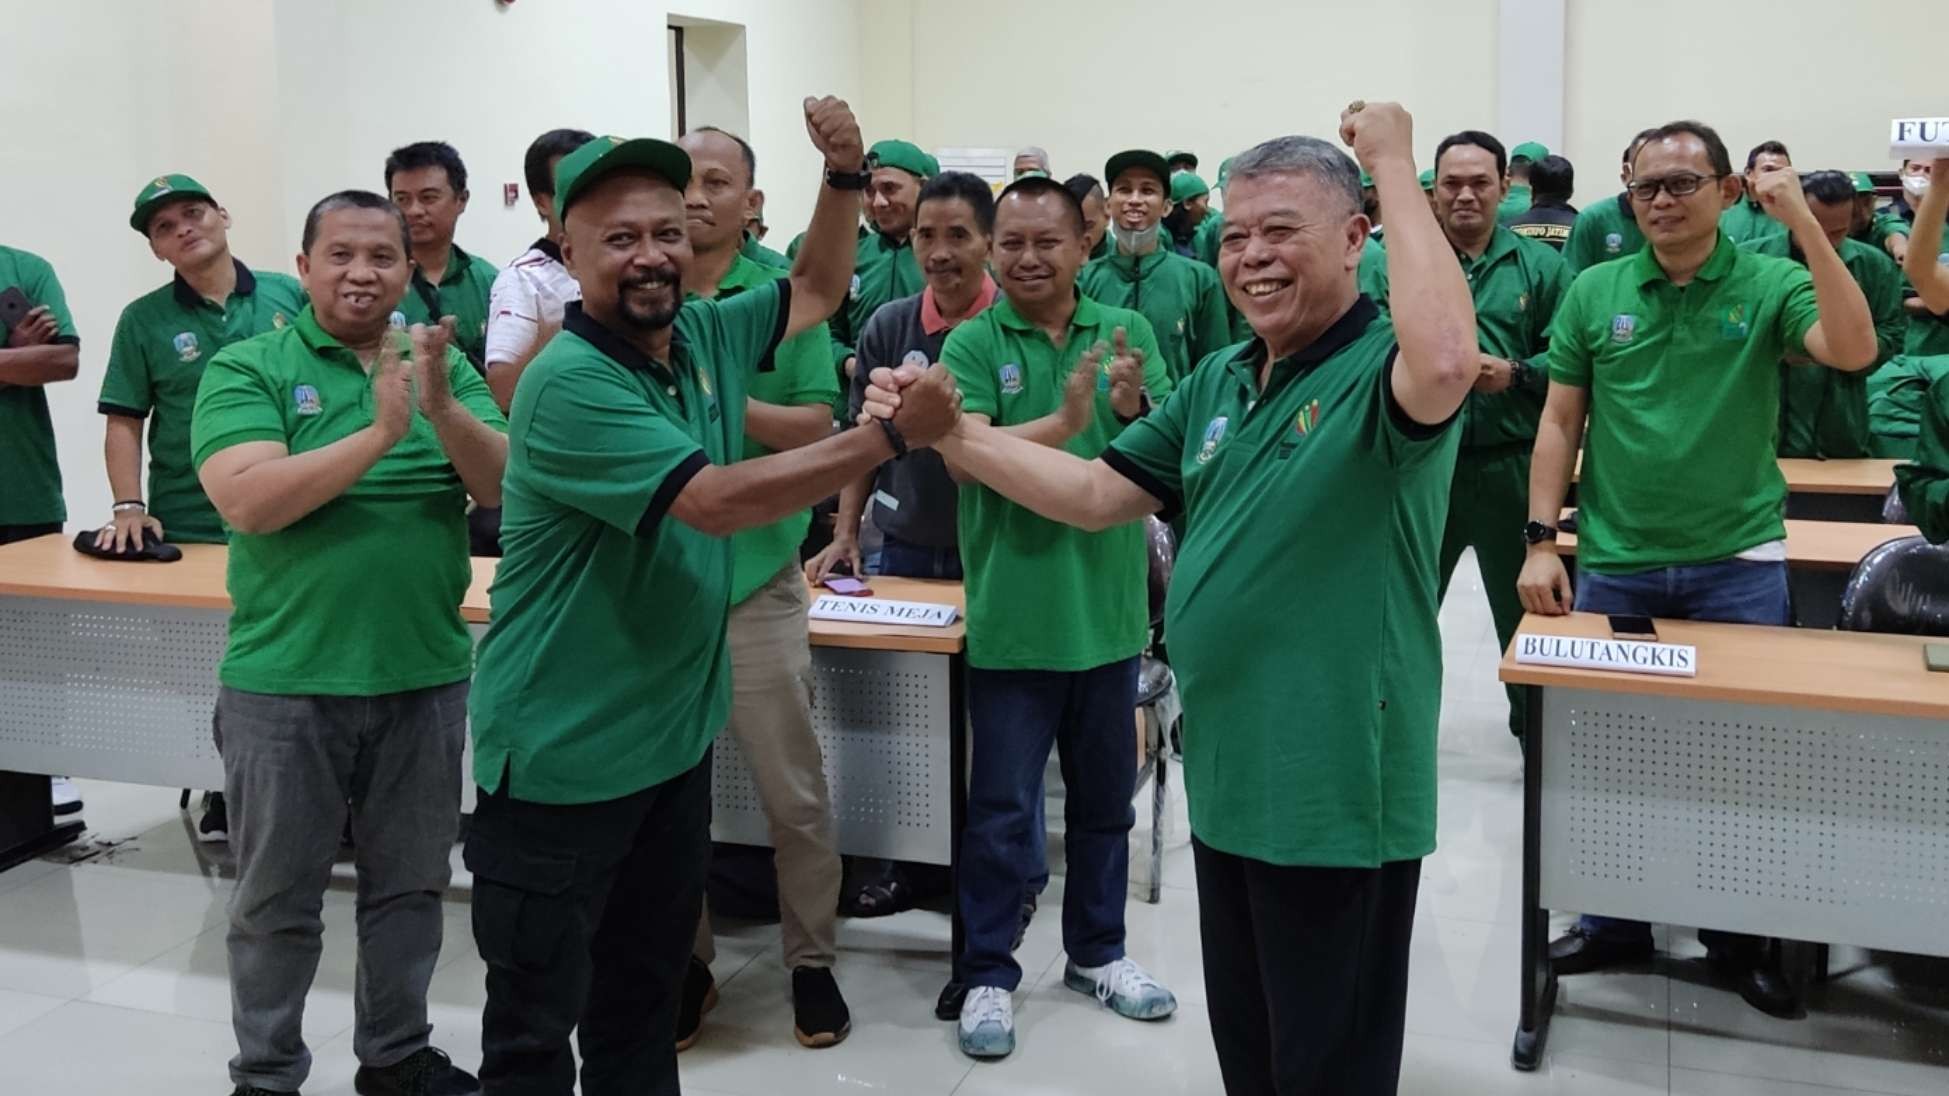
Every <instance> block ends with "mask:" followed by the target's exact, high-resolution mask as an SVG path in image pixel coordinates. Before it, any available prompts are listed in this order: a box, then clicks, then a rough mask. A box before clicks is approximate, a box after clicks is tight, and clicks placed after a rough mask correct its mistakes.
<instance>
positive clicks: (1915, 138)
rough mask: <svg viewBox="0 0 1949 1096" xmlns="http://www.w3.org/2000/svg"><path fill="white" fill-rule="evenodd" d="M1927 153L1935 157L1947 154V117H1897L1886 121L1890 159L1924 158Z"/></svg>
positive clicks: (1948, 126)
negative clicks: (1888, 121)
mask: <svg viewBox="0 0 1949 1096" xmlns="http://www.w3.org/2000/svg"><path fill="white" fill-rule="evenodd" d="M1918 153H1920V154H1921V155H1917V154H1918ZM1929 153H1934V154H1935V155H1936V158H1941V157H1944V156H1949V118H1897V119H1895V120H1894V121H1892V122H1890V123H1888V156H1889V158H1890V159H1894V160H1917V159H1923V160H1926V159H1929V158H1930V157H1929V155H1928V154H1929Z"/></svg>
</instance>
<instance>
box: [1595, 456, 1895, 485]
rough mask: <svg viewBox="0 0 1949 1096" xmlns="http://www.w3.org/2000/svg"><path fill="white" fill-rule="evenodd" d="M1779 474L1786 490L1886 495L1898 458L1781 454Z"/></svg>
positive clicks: (1891, 482) (1892, 480) (1893, 476)
mask: <svg viewBox="0 0 1949 1096" xmlns="http://www.w3.org/2000/svg"><path fill="white" fill-rule="evenodd" d="M1779 462H1780V474H1781V475H1783V476H1785V477H1786V478H1787V490H1788V491H1790V492H1795V493H1798V494H1803V495H1886V494H1887V493H1888V492H1889V491H1890V490H1891V489H1892V488H1893V487H1894V486H1895V466H1896V465H1898V464H1900V463H1902V462H1901V461H1898V460H1879V459H1874V458H1863V459H1861V460H1812V459H1809V458H1806V457H1781V458H1779ZM1583 470H1584V457H1583V454H1582V453H1578V454H1577V467H1576V471H1575V472H1574V473H1573V477H1575V478H1581V477H1582V475H1583Z"/></svg>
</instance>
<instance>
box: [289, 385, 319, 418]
mask: <svg viewBox="0 0 1949 1096" xmlns="http://www.w3.org/2000/svg"><path fill="white" fill-rule="evenodd" d="M291 406H292V408H293V409H295V410H296V411H297V413H298V414H300V415H307V416H309V415H318V414H322V413H323V412H324V410H325V404H324V401H322V400H320V399H319V398H318V389H316V388H314V387H312V386H311V385H308V384H300V385H297V386H296V387H294V388H292V389H291Z"/></svg>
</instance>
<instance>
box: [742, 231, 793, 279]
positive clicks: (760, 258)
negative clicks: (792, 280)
mask: <svg viewBox="0 0 1949 1096" xmlns="http://www.w3.org/2000/svg"><path fill="white" fill-rule="evenodd" d="M738 254H740V255H742V256H744V257H745V258H747V259H750V260H751V261H752V262H754V263H757V264H758V265H759V266H775V267H777V268H778V269H780V270H787V271H789V270H791V269H792V260H791V259H790V258H788V257H787V256H786V255H784V254H783V253H782V252H777V251H773V250H772V249H771V248H769V247H766V246H765V245H764V244H763V243H762V242H761V241H760V240H759V239H758V237H756V236H753V235H752V234H751V233H749V232H747V233H745V234H744V246H742V247H740V248H738Z"/></svg>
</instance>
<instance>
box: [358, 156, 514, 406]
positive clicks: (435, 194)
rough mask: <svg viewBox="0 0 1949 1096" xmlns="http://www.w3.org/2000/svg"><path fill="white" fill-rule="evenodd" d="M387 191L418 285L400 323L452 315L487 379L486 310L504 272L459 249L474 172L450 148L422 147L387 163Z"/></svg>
mask: <svg viewBox="0 0 1949 1096" xmlns="http://www.w3.org/2000/svg"><path fill="white" fill-rule="evenodd" d="M386 192H387V193H388V194H391V195H392V200H393V204H394V205H396V206H398V207H399V211H400V212H401V213H404V214H405V215H406V225H407V227H408V228H410V229H412V232H413V278H412V281H411V282H409V283H408V285H407V288H406V293H405V295H404V296H402V297H401V298H400V301H399V315H400V321H399V322H401V323H403V324H416V323H425V324H432V323H439V322H440V321H441V320H442V319H444V318H446V317H448V316H452V317H453V320H454V324H453V327H454V345H455V347H456V348H458V349H459V350H460V352H461V353H462V354H465V355H466V356H467V360H468V361H470V362H472V363H474V368H475V369H478V370H481V371H482V372H485V371H486V369H487V357H486V353H487V303H488V297H489V295H490V294H492V293H493V291H494V279H495V278H496V277H497V276H498V275H499V274H500V268H498V267H496V266H495V265H494V264H493V263H491V262H488V261H487V260H486V259H483V258H480V257H479V256H476V255H469V254H468V253H467V252H465V251H462V250H461V249H460V245H458V244H456V243H454V242H453V233H454V227H455V226H456V225H457V224H459V222H460V215H461V214H462V213H465V212H467V196H468V195H467V165H466V164H464V163H462V162H461V160H460V153H458V152H455V151H454V148H453V146H452V145H450V144H448V143H446V142H445V141H416V142H414V143H413V144H410V145H406V146H404V147H402V148H396V149H394V150H393V152H392V155H390V156H388V157H386Z"/></svg>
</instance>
